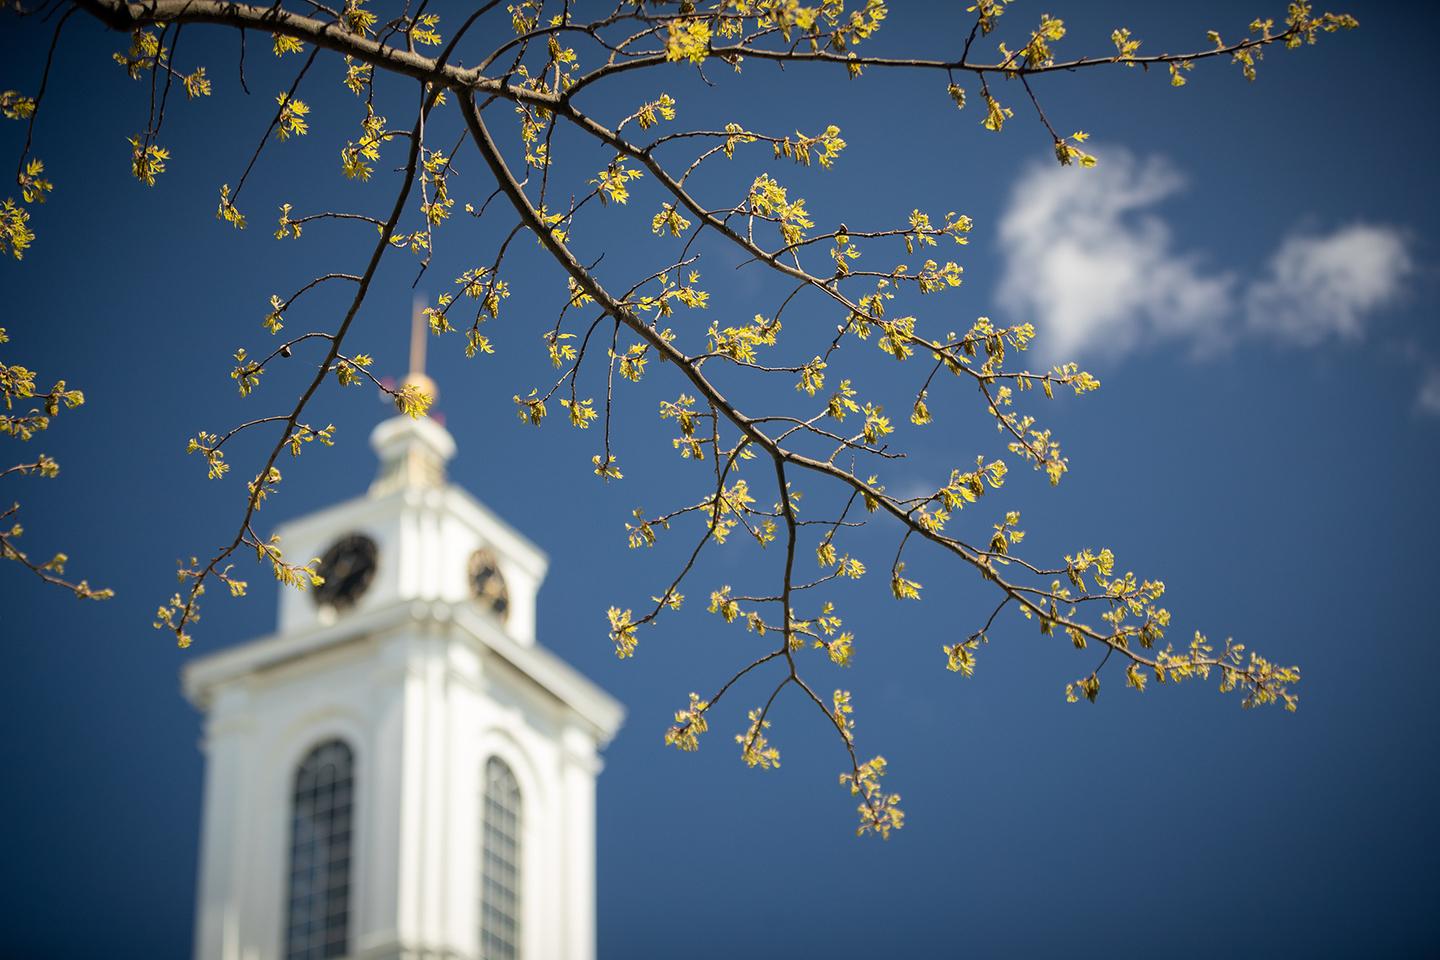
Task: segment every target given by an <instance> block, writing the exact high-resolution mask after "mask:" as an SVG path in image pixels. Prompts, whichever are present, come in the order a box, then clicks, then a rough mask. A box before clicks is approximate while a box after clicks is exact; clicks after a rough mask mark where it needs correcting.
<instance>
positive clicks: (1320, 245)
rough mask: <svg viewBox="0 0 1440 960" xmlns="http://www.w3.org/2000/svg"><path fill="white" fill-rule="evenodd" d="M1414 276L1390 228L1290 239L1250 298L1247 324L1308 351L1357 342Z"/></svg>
mask: <svg viewBox="0 0 1440 960" xmlns="http://www.w3.org/2000/svg"><path fill="white" fill-rule="evenodd" d="M1411 269H1412V264H1411V261H1410V254H1409V252H1408V251H1407V250H1406V245H1405V238H1404V237H1403V236H1402V235H1401V234H1400V232H1399V231H1398V230H1396V229H1394V228H1393V227H1382V226H1373V225H1370V224H1363V223H1357V224H1353V225H1351V226H1348V227H1342V228H1340V229H1339V230H1336V231H1335V232H1334V233H1332V234H1330V235H1329V236H1317V235H1314V234H1292V235H1291V236H1290V237H1288V238H1286V240H1285V242H1283V243H1282V244H1280V249H1278V250H1277V251H1275V255H1274V256H1273V257H1271V258H1270V265H1269V271H1268V273H1267V275H1266V276H1265V277H1264V278H1263V279H1261V280H1259V281H1257V282H1255V283H1252V284H1251V285H1250V289H1249V290H1248V291H1246V295H1245V317H1246V323H1247V324H1248V325H1249V327H1250V328H1251V329H1252V330H1256V331H1261V332H1264V333H1267V334H1270V335H1272V336H1275V337H1279V338H1280V339H1283V340H1290V341H1293V342H1295V343H1299V344H1303V345H1306V346H1311V345H1314V344H1316V343H1319V342H1320V341H1321V340H1324V339H1325V338H1326V337H1329V336H1336V337H1339V338H1341V339H1346V340H1354V339H1358V338H1359V337H1360V336H1361V334H1363V333H1364V332H1365V323H1366V320H1367V319H1368V318H1367V316H1366V315H1367V314H1368V313H1371V312H1373V311H1374V310H1375V309H1376V308H1378V307H1382V306H1385V305H1386V304H1388V303H1391V302H1393V301H1394V300H1395V298H1396V297H1397V296H1398V295H1399V293H1400V289H1401V282H1402V281H1403V280H1404V279H1405V277H1406V276H1407V275H1408V274H1409V273H1410V271H1411Z"/></svg>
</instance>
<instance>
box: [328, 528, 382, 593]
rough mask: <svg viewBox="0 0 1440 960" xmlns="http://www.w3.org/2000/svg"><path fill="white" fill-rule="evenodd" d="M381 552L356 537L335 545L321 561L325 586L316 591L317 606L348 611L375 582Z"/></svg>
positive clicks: (343, 538) (358, 536)
mask: <svg viewBox="0 0 1440 960" xmlns="http://www.w3.org/2000/svg"><path fill="white" fill-rule="evenodd" d="M378 555H379V550H378V549H377V548H376V546H375V541H374V540H371V539H370V538H369V537H366V536H363V535H361V534H358V533H352V534H350V535H349V536H347V537H342V538H340V539H339V540H337V541H336V542H335V544H334V545H333V546H331V547H330V549H329V550H326V551H325V555H324V556H323V557H321V558H320V566H319V568H318V572H319V574H320V576H322V577H324V578H325V582H324V583H322V584H321V585H320V586H318V587H316V588H315V603H316V604H318V605H319V606H322V607H331V608H333V609H335V610H348V609H349V608H350V607H353V606H354V605H355V601H357V600H359V599H360V596H361V595H362V594H363V593H364V592H365V591H366V590H367V589H368V588H369V587H370V581H371V580H373V579H375V561H376V558H377V557H378Z"/></svg>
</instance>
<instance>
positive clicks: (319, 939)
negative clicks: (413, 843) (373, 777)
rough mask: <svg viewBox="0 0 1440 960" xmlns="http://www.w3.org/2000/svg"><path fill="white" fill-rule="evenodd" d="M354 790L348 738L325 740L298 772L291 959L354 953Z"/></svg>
mask: <svg viewBox="0 0 1440 960" xmlns="http://www.w3.org/2000/svg"><path fill="white" fill-rule="evenodd" d="M354 793H355V777H354V754H353V752H352V751H351V749H350V747H349V746H348V745H346V744H345V743H344V742H343V741H340V740H331V741H329V742H327V743H322V744H321V745H319V746H318V747H316V748H315V749H314V750H312V751H310V753H309V754H307V755H306V757H305V759H304V760H303V761H302V762H301V764H300V766H299V768H298V769H297V770H296V771H295V789H294V793H293V794H292V800H291V808H290V812H291V816H290V878H289V887H288V895H287V900H286V904H287V906H286V919H285V950H284V955H285V957H286V960H321V958H325V957H342V956H344V955H345V954H346V953H347V952H349V927H350V873H351V871H350V865H351V862H352V857H351V843H350V841H351V830H350V826H351V820H352V819H353V816H352V811H353V808H354V807H353V804H354Z"/></svg>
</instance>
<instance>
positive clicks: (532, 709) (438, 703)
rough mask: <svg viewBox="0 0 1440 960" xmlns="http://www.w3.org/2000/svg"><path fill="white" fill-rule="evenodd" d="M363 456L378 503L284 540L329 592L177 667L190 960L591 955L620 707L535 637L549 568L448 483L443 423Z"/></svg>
mask: <svg viewBox="0 0 1440 960" xmlns="http://www.w3.org/2000/svg"><path fill="white" fill-rule="evenodd" d="M422 337H423V334H422ZM421 351H423V339H422V340H421V341H420V346H419V349H418V350H416V349H415V348H413V347H412V368H414V369H419V368H420V366H421V363H420V362H419V358H418V357H417V356H415V354H417V353H419V352H421ZM411 376H412V377H416V376H419V377H423V374H416V373H412V374H411ZM370 442H371V445H372V446H373V447H374V449H375V452H376V453H377V454H378V455H379V458H380V470H379V474H378V476H377V477H376V479H375V482H374V483H373V484H372V485H371V486H370V490H369V492H368V494H366V495H365V496H362V497H358V498H356V499H354V500H350V501H347V502H345V503H341V504H338V505H336V506H334V507H331V508H329V509H326V510H322V511H320V512H319V513H316V514H313V515H311V516H308V517H303V518H301V519H298V520H295V521H294V522H292V523H289V524H287V525H285V526H284V527H283V528H282V529H281V530H280V531H279V533H280V535H281V537H282V542H283V544H284V547H285V552H286V554H287V555H289V556H292V557H312V556H314V557H320V558H321V565H320V572H321V574H322V575H323V576H324V577H325V584H324V585H323V586H322V587H320V588H319V589H316V590H313V591H306V592H304V593H300V592H297V591H289V590H287V591H283V592H282V597H281V601H280V616H279V629H278V630H277V631H276V632H275V633H274V634H273V635H271V636H268V637H263V638H261V639H257V640H253V641H250V642H247V643H245V644H242V645H240V646H237V647H233V648H230V649H227V650H224V651H221V652H219V653H215V654H212V655H210V656H208V657H205V658H203V659H199V660H196V661H194V662H192V663H191V664H190V665H189V666H188V667H187V668H186V670H185V673H184V688H185V693H186V695H187V696H188V697H189V698H190V700H191V701H192V702H193V703H194V704H195V705H196V706H197V707H198V708H199V709H201V710H202V711H204V712H205V714H206V723H205V736H204V750H205V754H206V758H207V771H206V777H205V812H204V828H203V837H202V843H201V860H200V887H199V896H198V907H197V917H196V938H195V956H196V958H197V960H318V958H322V957H342V958H355V960H360V958H365V960H392V958H394V960H401V958H403V960H441V958H443V960H593V958H594V956H595V777H596V775H597V774H598V773H599V772H600V767H601V761H600V757H599V751H600V750H601V749H603V748H604V746H605V745H606V744H607V743H608V742H609V740H610V738H611V737H612V736H614V734H615V732H616V730H617V729H618V727H619V726H620V723H621V720H622V717H623V712H622V709H621V707H620V705H619V704H618V703H616V702H615V700H613V699H612V698H611V697H610V696H609V695H607V694H606V693H605V692H604V691H602V690H601V689H599V688H598V687H597V686H595V685H594V684H592V683H591V682H590V681H588V680H586V679H585V678H584V677H583V676H581V675H580V674H579V673H577V672H575V671H574V670H573V669H571V668H570V667H569V666H567V665H566V664H565V663H564V662H563V661H562V660H560V659H559V658H558V657H556V656H555V655H554V654H552V653H550V652H548V651H547V650H546V649H545V648H544V647H542V646H540V645H538V644H537V643H536V639H535V600H536V595H537V593H538V591H539V588H540V583H541V580H542V579H543V578H544V576H545V567H546V559H545V556H544V555H543V554H542V553H541V552H540V551H539V549H537V548H536V547H535V546H534V545H533V544H531V543H530V542H529V541H527V540H526V539H525V538H524V537H522V536H521V535H520V534H519V533H517V532H516V531H515V530H514V529H512V528H511V527H509V526H507V525H506V524H505V523H504V522H503V521H501V520H500V519H499V518H498V517H496V516H495V515H494V514H492V513H491V512H490V511H489V510H487V509H486V508H485V507H484V506H482V505H481V504H480V503H479V502H477V501H476V500H475V499H474V498H473V497H471V496H470V495H469V494H467V493H466V492H465V491H464V490H462V489H460V488H459V487H456V486H454V485H451V484H448V483H447V482H446V479H445V464H446V462H447V461H448V460H449V459H450V458H451V457H452V456H453V454H454V452H455V441H454V440H453V439H452V438H451V436H450V434H449V433H448V432H447V431H446V430H445V428H444V427H442V426H440V425H439V424H437V423H436V422H435V421H433V420H428V419H425V420H410V419H408V418H404V417H400V418H396V419H392V420H387V421H385V422H384V423H381V424H380V425H379V426H378V427H377V428H376V429H375V431H374V433H373V434H372V435H371V438H370Z"/></svg>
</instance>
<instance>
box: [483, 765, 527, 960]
mask: <svg viewBox="0 0 1440 960" xmlns="http://www.w3.org/2000/svg"><path fill="white" fill-rule="evenodd" d="M481 819H482V822H481V850H480V957H481V960H517V958H518V957H519V956H520V826H521V809H520V784H519V783H517V782H516V781H515V774H514V772H513V771H511V769H510V767H509V766H507V765H506V763H505V761H504V760H501V759H500V758H499V757H491V758H490V759H489V760H488V761H486V763H485V797H484V802H483V804H482V808H481Z"/></svg>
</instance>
